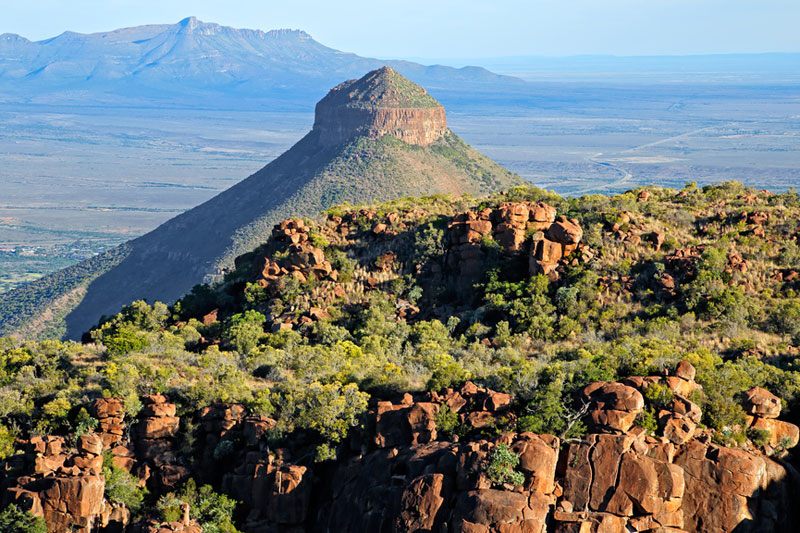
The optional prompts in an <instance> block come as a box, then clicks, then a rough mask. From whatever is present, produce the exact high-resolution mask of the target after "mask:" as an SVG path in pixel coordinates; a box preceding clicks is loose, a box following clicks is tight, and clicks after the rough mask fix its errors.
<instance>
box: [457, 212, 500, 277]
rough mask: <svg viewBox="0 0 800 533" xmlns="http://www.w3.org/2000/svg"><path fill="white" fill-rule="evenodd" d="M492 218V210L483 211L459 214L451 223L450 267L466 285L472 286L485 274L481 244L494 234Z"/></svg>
mask: <svg viewBox="0 0 800 533" xmlns="http://www.w3.org/2000/svg"><path fill="white" fill-rule="evenodd" d="M491 218H492V210H491V209H483V210H482V211H480V212H478V213H475V212H474V211H466V212H464V213H459V214H457V215H456V216H454V217H453V220H452V221H451V222H450V225H449V228H450V250H449V256H448V266H449V267H450V269H451V270H452V271H454V272H456V273H457V275H458V279H459V280H463V284H464V285H468V284H470V283H471V282H472V281H473V280H475V279H477V278H478V277H479V276H480V274H481V273H482V272H483V266H484V262H485V255H484V253H483V251H482V249H481V243H482V242H483V239H484V238H486V237H487V236H491V234H492V222H491Z"/></svg>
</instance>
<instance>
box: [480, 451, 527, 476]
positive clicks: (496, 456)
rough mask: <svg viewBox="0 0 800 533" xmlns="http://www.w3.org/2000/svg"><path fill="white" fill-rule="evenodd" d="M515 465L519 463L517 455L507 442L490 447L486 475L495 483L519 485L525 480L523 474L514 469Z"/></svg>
mask: <svg viewBox="0 0 800 533" xmlns="http://www.w3.org/2000/svg"><path fill="white" fill-rule="evenodd" d="M517 465H519V455H517V454H516V453H514V451H513V450H512V449H511V448H509V447H508V445H507V444H498V445H497V446H495V447H494V449H492V454H491V456H490V458H489V464H488V465H487V466H486V475H488V476H489V479H491V480H492V482H493V483H495V484H497V485H502V484H503V483H509V484H511V485H514V486H519V485H522V484H523V483H524V482H525V476H524V475H523V474H522V472H517V471H516V470H515V468H516V467H517Z"/></svg>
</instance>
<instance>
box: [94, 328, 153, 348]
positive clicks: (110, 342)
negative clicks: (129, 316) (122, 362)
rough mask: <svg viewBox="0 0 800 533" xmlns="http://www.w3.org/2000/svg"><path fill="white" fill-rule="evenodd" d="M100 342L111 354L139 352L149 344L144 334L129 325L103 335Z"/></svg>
mask: <svg viewBox="0 0 800 533" xmlns="http://www.w3.org/2000/svg"><path fill="white" fill-rule="evenodd" d="M102 343H103V345H104V346H105V347H106V348H107V349H108V351H109V353H111V354H112V355H122V354H126V353H131V352H139V351H141V350H144V349H145V348H147V347H148V346H150V343H149V342H148V341H147V338H146V337H145V336H144V335H142V334H141V333H139V332H138V331H136V330H134V329H132V328H130V327H121V328H119V329H117V330H115V331H114V332H113V333H110V334H108V335H103V338H102Z"/></svg>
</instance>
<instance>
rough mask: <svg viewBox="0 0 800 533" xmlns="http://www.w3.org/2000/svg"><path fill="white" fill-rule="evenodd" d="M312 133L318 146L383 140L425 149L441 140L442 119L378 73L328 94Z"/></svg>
mask: <svg viewBox="0 0 800 533" xmlns="http://www.w3.org/2000/svg"><path fill="white" fill-rule="evenodd" d="M314 130H315V131H316V132H318V134H319V142H320V143H321V144H322V145H323V146H334V145H337V144H340V143H343V142H345V141H347V140H349V139H352V138H353V137H356V136H366V137H373V138H376V137H382V136H384V135H391V136H393V137H397V138H398V139H400V140H401V141H403V142H405V143H407V144H415V145H420V146H426V145H429V144H431V143H432V142H434V141H436V140H437V139H439V138H440V137H441V136H442V135H444V134H445V132H446V131H447V117H446V115H445V110H444V107H442V105H441V104H440V103H439V102H437V101H436V100H435V99H434V98H433V97H432V96H431V95H429V94H428V93H427V92H426V91H425V89H423V88H422V87H420V86H418V85H416V84H414V83H412V82H411V81H409V80H408V79H406V78H404V77H403V76H401V75H400V74H398V73H397V72H396V71H395V70H393V69H391V68H389V67H383V68H381V69H378V70H373V71H372V72H369V73H368V74H366V75H365V76H364V77H362V78H361V79H358V80H349V81H346V82H344V83H342V84H340V85H338V86H336V87H334V88H333V89H331V91H330V92H329V93H328V95H327V96H326V97H325V98H323V99H322V100H320V102H319V103H318V104H317V107H316V116H315V120H314Z"/></svg>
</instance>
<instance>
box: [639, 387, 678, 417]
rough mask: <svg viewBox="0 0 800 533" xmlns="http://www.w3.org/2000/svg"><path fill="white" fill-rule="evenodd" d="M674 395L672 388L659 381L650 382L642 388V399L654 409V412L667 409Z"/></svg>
mask: <svg viewBox="0 0 800 533" xmlns="http://www.w3.org/2000/svg"><path fill="white" fill-rule="evenodd" d="M674 397H675V394H674V393H673V392H672V390H671V389H670V388H669V387H668V386H667V385H662V384H661V383H652V384H651V385H649V386H648V387H647V388H646V389H644V399H645V401H646V402H647V403H648V405H651V406H652V407H653V408H654V409H655V412H656V413H657V412H658V411H661V410H662V409H667V410H669V409H670V407H671V404H672V399H673V398H674Z"/></svg>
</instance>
